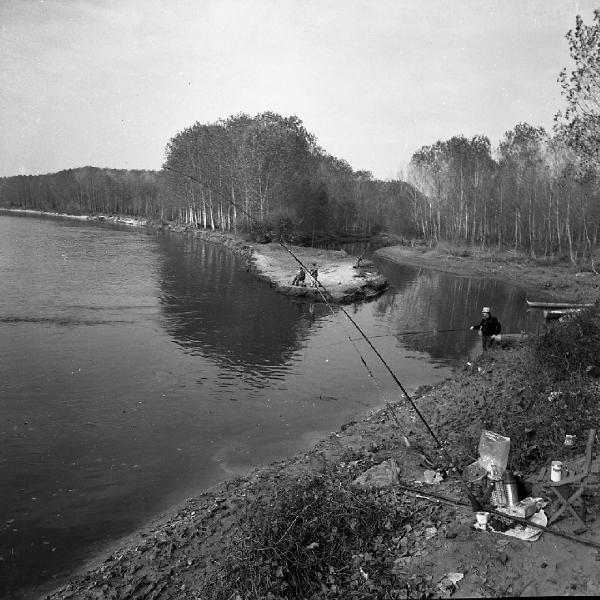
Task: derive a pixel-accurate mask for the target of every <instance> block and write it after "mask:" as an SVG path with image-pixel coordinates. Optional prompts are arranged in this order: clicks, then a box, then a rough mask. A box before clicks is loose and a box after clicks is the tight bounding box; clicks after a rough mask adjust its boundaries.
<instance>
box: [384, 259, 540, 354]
mask: <svg viewBox="0 0 600 600" xmlns="http://www.w3.org/2000/svg"><path fill="white" fill-rule="evenodd" d="M376 261H377V264H378V267H379V268H380V269H381V271H382V272H383V273H384V274H385V276H386V277H387V278H388V279H389V281H390V285H391V289H390V293H389V294H386V295H384V296H383V297H381V298H380V299H379V300H378V302H377V304H376V312H377V314H378V315H379V316H380V318H381V319H383V320H385V321H386V322H387V323H388V324H389V326H390V329H391V330H392V332H393V334H394V335H395V336H396V338H397V340H398V343H399V344H401V345H402V346H404V347H406V348H409V349H413V350H416V351H419V352H427V353H428V354H430V355H431V357H432V358H433V359H437V360H442V359H447V358H448V357H449V356H454V357H463V356H465V355H468V354H470V353H471V352H472V350H473V345H474V340H475V341H476V340H477V338H476V337H474V333H473V332H472V331H470V330H469V327H470V326H471V325H473V324H475V323H478V322H479V320H480V318H481V308H482V307H483V306H491V307H492V312H493V314H495V315H496V316H497V317H498V319H499V320H500V322H501V324H502V331H503V332H504V333H520V332H522V331H527V332H538V331H540V330H541V328H543V321H542V320H541V319H540V315H539V313H532V312H531V311H528V310H527V309H526V302H525V300H526V292H525V291H524V290H523V289H521V288H519V287H517V286H514V285H507V284H504V283H501V282H499V281H496V280H492V279H484V278H473V277H457V276H455V275H449V274H446V273H442V272H438V271H432V270H429V269H422V268H417V267H411V266H406V265H397V264H394V263H391V262H390V261H387V260H385V259H376Z"/></svg>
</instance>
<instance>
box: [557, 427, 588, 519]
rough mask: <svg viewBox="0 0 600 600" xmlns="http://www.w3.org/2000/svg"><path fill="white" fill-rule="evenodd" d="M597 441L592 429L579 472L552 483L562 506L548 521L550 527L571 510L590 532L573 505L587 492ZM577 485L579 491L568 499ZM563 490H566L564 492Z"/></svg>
mask: <svg viewBox="0 0 600 600" xmlns="http://www.w3.org/2000/svg"><path fill="white" fill-rule="evenodd" d="M595 439H596V430H595V429H590V430H589V432H588V441H587V445H586V447H585V458H584V460H583V464H582V467H581V470H579V472H575V473H573V474H571V475H569V476H568V477H565V478H564V479H561V480H560V481H551V482H550V489H551V490H552V491H553V492H554V494H555V496H556V497H557V498H558V501H559V503H560V505H559V508H558V510H557V511H556V512H555V513H554V514H553V515H552V516H551V517H550V519H549V520H548V525H551V524H552V523H554V522H555V521H556V520H557V519H558V518H559V517H560V516H561V515H562V514H563V513H564V512H565V510H569V511H570V512H571V514H572V515H573V516H574V517H575V518H576V519H577V520H578V521H579V523H581V526H582V527H583V528H584V529H586V530H588V531H589V527H588V526H587V525H586V524H585V521H584V520H583V519H582V518H581V517H580V516H579V515H578V514H577V511H576V510H575V509H574V508H573V503H574V502H575V501H576V500H578V499H579V498H581V495H582V494H583V492H584V491H585V487H586V485H587V482H588V477H589V475H590V468H591V465H592V449H593V446H594V441H595ZM576 485H578V487H577V489H576V490H575V491H574V492H573V493H571V495H570V496H569V497H568V498H567V497H566V495H567V494H569V493H570V492H571V491H572V489H571V486H576ZM561 488H565V489H564V490H562V489H561ZM582 501H583V498H582ZM584 506H585V504H584Z"/></svg>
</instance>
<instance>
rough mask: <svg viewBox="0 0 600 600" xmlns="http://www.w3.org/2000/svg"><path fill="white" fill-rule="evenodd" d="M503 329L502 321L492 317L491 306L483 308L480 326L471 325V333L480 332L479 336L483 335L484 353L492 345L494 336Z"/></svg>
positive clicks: (482, 345)
mask: <svg viewBox="0 0 600 600" xmlns="http://www.w3.org/2000/svg"><path fill="white" fill-rule="evenodd" d="M501 328H502V327H501V325H500V321H498V319H496V317H494V316H493V315H492V313H491V311H490V307H489V306H484V307H483V310H482V311H481V321H480V322H479V325H471V331H473V330H479V335H481V347H482V348H483V351H484V352H485V351H486V350H487V349H488V348H489V347H490V346H491V345H492V341H493V340H492V336H494V335H498V334H499V333H500V330H501Z"/></svg>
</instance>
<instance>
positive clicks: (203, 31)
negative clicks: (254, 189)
mask: <svg viewBox="0 0 600 600" xmlns="http://www.w3.org/2000/svg"><path fill="white" fill-rule="evenodd" d="M598 7H600V0H593V1H590V0H495V1H488V0H411V1H408V0H0V176H9V175H18V174H24V175H31V174H40V173H50V172H56V171H60V170H62V169H69V168H75V167H80V166H85V165H92V166H96V167H109V168H117V169H159V168H160V167H161V164H162V163H163V161H164V158H165V148H166V145H167V143H168V142H169V140H170V139H171V138H172V137H173V136H175V135H176V134H177V133H178V132H180V131H182V130H183V129H185V128H186V127H189V126H191V125H193V124H194V123H196V122H200V123H211V122H214V121H217V120H218V119H220V118H227V117H229V116H230V115H233V114H238V113H242V112H243V113H247V114H249V115H256V114H258V113H261V112H264V111H273V112H276V113H279V114H281V115H284V116H288V115H296V116H298V117H299V118H300V119H301V120H302V122H303V123H304V126H305V127H306V129H307V130H308V131H309V132H311V133H312V134H313V135H315V136H316V139H317V143H318V144H319V145H320V146H321V147H322V148H324V149H325V150H326V151H327V152H328V153H329V154H332V155H334V156H336V157H338V158H341V159H344V160H346V161H347V162H348V163H349V164H350V165H351V166H352V167H353V168H354V169H356V170H359V169H360V170H368V171H371V172H372V173H373V175H374V176H375V177H377V178H380V179H392V178H397V177H401V176H402V173H403V170H404V169H405V168H406V166H407V165H408V163H409V161H410V158H411V156H412V154H413V153H414V152H415V151H417V150H418V149H419V148H421V147H422V146H425V145H430V144H433V143H435V142H436V141H438V140H445V139H449V138H450V137H452V136H454V135H465V136H467V137H472V136H474V135H479V134H481V135H487V136H488V137H489V138H490V140H491V142H492V144H493V145H496V144H497V143H498V142H499V141H500V139H501V138H502V136H503V135H504V133H505V132H506V131H508V130H510V129H512V128H513V127H514V126H515V125H516V124H517V123H519V122H528V123H530V124H532V125H536V126H537V125H541V126H543V127H545V128H546V129H548V130H551V128H552V123H553V117H554V114H555V113H556V112H557V110H559V109H560V108H562V107H563V106H564V100H563V99H562V96H561V93H560V85H559V84H558V82H557V77H558V75H559V73H560V71H561V69H562V68H563V67H569V66H570V58H569V50H568V43H567V40H566V39H565V34H566V33H567V31H568V30H569V29H571V28H573V26H574V24H575V16H576V15H577V14H580V15H581V16H582V17H583V19H584V22H586V23H588V24H590V23H591V22H592V17H593V11H594V9H595V8H598Z"/></svg>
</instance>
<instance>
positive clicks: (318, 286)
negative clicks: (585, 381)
mask: <svg viewBox="0 0 600 600" xmlns="http://www.w3.org/2000/svg"><path fill="white" fill-rule="evenodd" d="M165 170H167V171H171V172H173V173H176V174H177V175H180V176H182V177H187V178H188V179H191V180H192V181H195V182H196V183H198V184H199V185H200V186H202V187H204V183H203V182H202V181H200V180H199V179H198V178H196V177H194V176H193V175H190V174H189V173H182V172H181V171H178V170H177V169H173V168H171V167H165ZM217 193H218V194H219V195H220V196H221V197H222V198H223V199H224V200H225V201H226V202H228V203H230V204H231V205H232V206H233V207H234V208H235V209H236V210H239V211H240V212H241V213H242V214H244V215H246V217H247V218H248V219H249V220H251V221H253V222H257V219H256V218H255V217H254V216H253V215H251V214H250V213H248V211H246V210H244V209H243V208H242V207H240V206H238V205H237V203H236V202H234V201H233V200H232V199H231V198H227V197H226V196H225V195H224V194H223V193H222V192H221V191H220V190H217ZM278 243H279V245H280V246H281V247H282V248H283V249H284V250H285V251H286V252H288V253H289V254H290V256H291V257H292V258H293V259H294V260H295V261H296V262H297V263H298V264H299V265H300V267H301V268H302V269H303V270H304V271H305V272H307V273H308V274H309V277H310V279H311V280H312V282H313V285H314V286H315V287H316V289H317V291H318V293H319V295H320V296H321V297H322V299H323V302H325V304H326V305H327V306H328V307H329V308H330V309H331V311H332V313H333V314H334V315H335V311H334V310H333V308H332V307H331V305H330V303H329V300H328V298H327V296H326V294H327V295H329V296H330V294H329V292H328V290H327V288H326V287H325V286H324V285H323V284H322V283H321V282H320V281H319V280H318V279H317V278H316V277H313V275H312V274H311V273H310V270H309V269H307V268H306V266H305V265H304V264H303V263H302V261H301V260H300V259H299V258H298V257H297V256H296V255H295V254H294V253H293V252H292V251H291V250H290V249H289V248H288V247H287V246H286V245H285V244H284V243H283V241H282V240H281V237H280V239H279V240H278ZM330 297H331V296H330ZM339 308H340V310H341V311H342V312H343V313H344V315H346V318H347V319H348V320H349V321H350V323H352V325H354V327H355V329H356V330H357V331H358V332H359V333H360V335H361V337H362V339H364V341H365V342H367V344H368V345H369V347H370V348H371V350H372V351H373V352H374V353H375V356H377V358H378V359H379V360H380V361H381V363H382V364H383V366H384V367H385V368H386V370H387V371H388V373H389V374H390V376H391V377H392V379H393V380H394V382H395V383H396V385H397V386H398V387H399V388H400V390H401V391H402V393H403V394H404V397H405V398H406V399H407V400H408V402H409V403H410V405H411V406H412V408H413V410H414V411H415V413H416V414H417V416H418V417H419V419H420V420H421V422H422V423H423V425H424V426H425V428H426V429H427V431H428V432H429V435H430V436H431V437H432V439H433V440H434V441H435V443H436V444H437V446H438V448H439V449H440V450H441V451H442V453H443V455H444V456H445V458H446V460H447V461H448V463H449V466H450V468H452V467H454V461H453V460H452V457H451V456H450V454H449V453H448V451H447V450H446V448H445V446H444V445H443V444H442V442H441V441H440V440H439V439H438V437H437V436H436V435H435V432H434V431H433V429H431V427H430V425H429V423H428V422H427V420H426V419H425V417H424V416H423V414H422V413H421V411H420V410H419V408H418V407H417V405H416V404H415V402H414V400H413V399H412V397H411V396H410V394H409V393H408V392H407V391H406V388H405V387H404V385H403V384H402V382H401V381H400V380H399V379H398V377H397V376H396V374H395V373H394V371H393V370H392V368H391V367H390V366H389V364H388V363H387V361H386V360H385V359H384V358H383V356H382V355H381V353H380V352H379V351H378V350H377V348H375V346H374V345H373V343H372V342H371V340H370V339H369V338H368V337H367V335H366V334H365V332H364V331H363V330H362V328H361V327H360V326H359V325H358V323H357V322H356V321H355V320H354V319H353V318H352V316H351V315H350V313H349V312H348V311H347V310H346V309H345V308H344V307H343V306H340V307H339ZM350 341H352V338H350ZM358 354H359V356H360V357H361V360H362V362H363V364H364V365H365V366H367V365H366V362H365V360H364V358H363V357H362V354H361V353H360V351H358ZM367 369H368V366H367ZM368 370H369V373H370V375H371V377H373V374H372V373H371V371H370V369H368ZM373 379H375V378H374V377H373ZM459 480H460V482H461V484H462V486H463V488H464V490H465V493H466V494H467V496H468V498H469V501H470V502H471V506H472V507H473V510H476V511H477V510H481V505H480V503H479V501H478V500H477V498H475V496H474V495H473V493H472V492H471V490H470V489H469V486H468V485H467V482H466V481H465V480H464V479H463V477H462V474H460V473H459Z"/></svg>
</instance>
